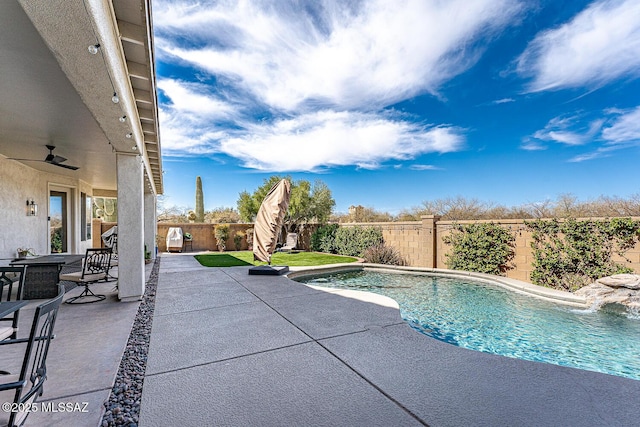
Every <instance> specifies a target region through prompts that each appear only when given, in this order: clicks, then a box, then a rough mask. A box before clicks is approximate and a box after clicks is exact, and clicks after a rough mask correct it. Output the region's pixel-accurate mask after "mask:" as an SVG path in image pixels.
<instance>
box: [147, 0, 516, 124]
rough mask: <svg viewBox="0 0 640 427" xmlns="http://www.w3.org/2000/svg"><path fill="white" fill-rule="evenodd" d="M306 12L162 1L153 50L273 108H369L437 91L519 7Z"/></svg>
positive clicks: (493, 4)
mask: <svg viewBox="0 0 640 427" xmlns="http://www.w3.org/2000/svg"><path fill="white" fill-rule="evenodd" d="M307 6H308V7H307V8H306V10H305V9H303V8H300V7H298V8H297V9H296V8H294V6H293V3H291V2H284V1H282V2H277V3H276V4H267V3H263V2H255V1H248V0H245V1H242V0H241V1H237V2H216V3H215V4H197V6H196V4H191V3H188V4H186V5H180V4H178V5H176V4H175V3H171V4H169V5H167V6H165V5H163V4H161V5H160V6H159V7H156V8H154V25H155V29H156V32H157V35H156V47H157V50H158V51H159V54H160V55H165V56H164V57H165V58H168V57H166V55H172V58H171V59H172V60H173V61H184V62H186V63H188V64H191V65H193V66H196V67H198V68H200V69H201V70H205V71H207V72H208V73H210V74H212V75H215V76H217V78H219V79H220V80H221V81H223V82H224V83H225V84H229V85H231V86H233V87H234V88H236V89H238V90H242V91H244V92H246V93H248V94H250V95H251V96H252V97H254V98H255V99H256V100H257V101H258V102H260V103H264V104H266V105H268V106H270V107H272V108H276V109H278V110H281V111H289V112H291V111H294V110H299V109H301V108H305V107H306V108H308V110H307V111H311V110H312V109H313V108H315V107H316V106H318V105H320V106H322V107H323V108H327V107H329V108H333V109H338V110H344V109H357V110H368V111H373V110H375V109H377V108H381V107H384V106H388V105H391V104H393V103H396V102H399V101H401V100H404V99H408V98H411V97H413V96H415V95H418V94H421V93H432V94H437V92H438V89H439V86H440V85H441V84H442V83H444V82H446V81H448V80H449V79H451V78H452V77H454V76H456V75H458V74H460V73H462V72H463V71H465V70H467V69H468V68H469V67H470V66H472V65H473V64H474V63H475V62H476V61H477V59H478V57H479V52H480V51H479V49H478V43H479V42H481V41H482V39H486V38H489V37H491V36H492V35H494V34H495V33H496V32H497V31H499V30H500V29H502V28H504V27H505V26H506V25H508V24H509V23H510V22H511V21H512V20H513V18H514V16H516V15H517V14H518V13H519V11H520V10H521V4H520V2H517V1H512V0H478V1H473V2H469V1H467V0H450V1H447V2H426V1H422V0H402V1H394V2H389V1H386V0H377V1H373V0H371V1H365V2H357V3H347V2H338V1H327V2H322V3H321V4H314V3H311V4H309V5H307ZM310 9H313V10H312V11H310ZM185 40H186V41H187V42H184V41H185Z"/></svg>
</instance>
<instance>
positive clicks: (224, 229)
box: [213, 225, 229, 252]
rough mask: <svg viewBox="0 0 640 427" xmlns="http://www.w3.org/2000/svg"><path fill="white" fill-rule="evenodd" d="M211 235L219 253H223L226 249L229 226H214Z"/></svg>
mask: <svg viewBox="0 0 640 427" xmlns="http://www.w3.org/2000/svg"><path fill="white" fill-rule="evenodd" d="M213 235H214V237H215V238H216V244H217V245H218V250H219V251H220V252H224V250H225V249H226V248H227V239H228V238H229V226H228V225H216V226H215V228H214V231H213Z"/></svg>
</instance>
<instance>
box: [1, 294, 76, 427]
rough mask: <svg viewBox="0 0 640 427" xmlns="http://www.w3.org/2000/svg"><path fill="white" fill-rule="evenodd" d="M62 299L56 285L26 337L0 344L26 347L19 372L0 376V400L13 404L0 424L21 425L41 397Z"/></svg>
mask: <svg viewBox="0 0 640 427" xmlns="http://www.w3.org/2000/svg"><path fill="white" fill-rule="evenodd" d="M63 296H64V286H62V285H58V295H57V296H56V297H55V298H52V299H50V300H49V301H46V302H44V303H42V304H40V305H39V306H38V307H36V311H35V314H34V315H33V323H32V325H31V331H30V332H29V338H22V339H11V340H5V341H0V346H1V345H17V344H21V343H26V344H27V345H26V348H25V352H24V358H23V360H22V367H21V369H20V373H19V374H13V375H12V374H7V375H0V400H1V401H2V402H6V403H9V404H12V406H11V409H12V410H11V411H0V425H3V426H5V425H6V426H10V427H13V426H21V425H23V424H24V422H25V420H26V418H27V416H28V415H29V413H30V412H31V411H30V408H31V407H32V404H33V402H35V400H36V399H37V398H38V397H39V396H42V392H43V387H44V382H45V380H46V379H47V364H46V360H47V354H48V353H49V344H50V343H51V339H52V338H53V327H54V325H55V322H56V317H57V315H58V309H59V308H60V303H61V302H62V297H63ZM13 409H15V410H13Z"/></svg>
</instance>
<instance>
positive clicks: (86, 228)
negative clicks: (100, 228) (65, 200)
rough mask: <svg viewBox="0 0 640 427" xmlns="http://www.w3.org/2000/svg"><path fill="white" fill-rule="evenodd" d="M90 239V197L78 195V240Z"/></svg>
mask: <svg viewBox="0 0 640 427" xmlns="http://www.w3.org/2000/svg"><path fill="white" fill-rule="evenodd" d="M90 239H91V196H87V193H80V240H82V241H83V242H84V241H86V240H90Z"/></svg>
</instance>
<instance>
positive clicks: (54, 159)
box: [45, 154, 67, 163]
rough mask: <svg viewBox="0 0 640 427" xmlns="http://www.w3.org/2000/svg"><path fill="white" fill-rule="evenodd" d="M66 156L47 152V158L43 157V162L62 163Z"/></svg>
mask: <svg viewBox="0 0 640 427" xmlns="http://www.w3.org/2000/svg"><path fill="white" fill-rule="evenodd" d="M66 161H67V158H66V157H62V156H57V155H56V156H53V155H51V154H49V155H48V156H47V158H46V159H45V162H49V163H62V162H66Z"/></svg>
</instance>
